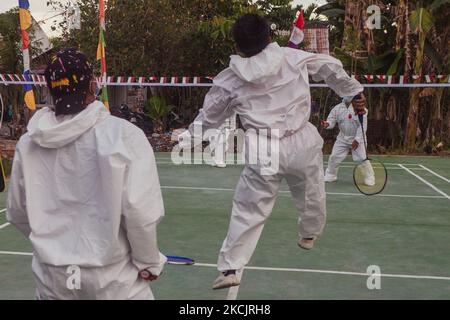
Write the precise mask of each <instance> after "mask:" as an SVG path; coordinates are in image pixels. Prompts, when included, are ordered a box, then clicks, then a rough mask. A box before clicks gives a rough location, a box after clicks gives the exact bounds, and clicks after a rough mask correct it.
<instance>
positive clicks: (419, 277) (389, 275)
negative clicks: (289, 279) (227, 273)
mask: <svg viewBox="0 0 450 320" xmlns="http://www.w3.org/2000/svg"><path fill="white" fill-rule="evenodd" d="M0 255H13V256H33V253H31V252H17V251H0ZM193 267H205V268H217V264H211V263H195V264H194V265H193ZM245 270H255V271H277V272H298V273H319V274H334V275H344V276H345V275H348V276H361V277H371V276H372V277H373V276H379V277H382V278H383V277H385V278H398V279H417V280H443V281H450V276H449V277H445V276H429V275H412V274H394V273H381V274H373V273H365V272H352V271H336V270H322V269H301V268H273V267H254V266H246V267H245Z"/></svg>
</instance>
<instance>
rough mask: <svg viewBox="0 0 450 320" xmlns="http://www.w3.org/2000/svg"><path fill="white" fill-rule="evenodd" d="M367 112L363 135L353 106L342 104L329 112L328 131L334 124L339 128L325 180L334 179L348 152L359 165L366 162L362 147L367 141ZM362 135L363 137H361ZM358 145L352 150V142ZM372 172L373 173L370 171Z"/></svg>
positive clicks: (364, 150)
mask: <svg viewBox="0 0 450 320" xmlns="http://www.w3.org/2000/svg"><path fill="white" fill-rule="evenodd" d="M367 112H368V111H367V110H366V114H365V115H364V121H363V123H364V133H363V132H362V128H361V123H360V122H359V119H358V116H355V111H354V109H353V106H352V105H350V106H349V107H348V108H347V105H346V104H345V103H344V102H342V103H340V104H338V105H337V106H335V107H334V108H333V110H331V112H330V114H329V116H328V119H327V122H328V123H329V124H330V125H329V127H328V128H327V129H328V130H332V129H334V127H335V126H336V124H337V125H338V126H339V130H340V132H339V135H338V137H337V139H336V143H335V144H334V147H333V152H332V154H331V156H330V159H329V161H328V168H327V171H326V175H327V178H330V179H336V178H337V175H338V171H339V165H340V164H341V163H342V161H344V160H345V158H346V157H347V155H348V152H349V150H351V151H352V156H353V161H355V162H357V163H361V162H363V161H364V160H366V158H367V155H366V148H365V147H364V139H365V141H367V138H366V137H365V136H366V132H367V123H368V122H367ZM363 135H364V136H363ZM355 140H356V141H357V142H358V143H359V147H358V148H357V149H356V150H352V143H353V141H355ZM371 172H373V171H371Z"/></svg>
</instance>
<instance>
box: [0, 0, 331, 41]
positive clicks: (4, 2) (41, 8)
mask: <svg viewBox="0 0 450 320" xmlns="http://www.w3.org/2000/svg"><path fill="white" fill-rule="evenodd" d="M29 2H30V10H31V13H32V15H33V16H34V18H35V19H36V20H37V21H41V20H43V19H45V18H49V17H51V16H53V15H55V14H57V12H55V11H54V10H52V9H51V8H48V7H47V0H30V1H29ZM61 2H67V0H61ZM325 2H326V1H325V0H295V1H294V4H300V3H303V4H304V6H305V7H307V6H309V5H310V4H311V3H316V4H319V5H320V4H324V3H325ZM17 4H18V0H0V13H1V12H5V11H7V10H9V9H11V8H13V7H15V6H17ZM53 20H54V19H51V20H48V21H47V22H46V23H41V26H42V28H43V29H44V30H45V31H46V32H47V33H49V34H50V35H51V33H52V32H51V30H50V27H51V24H52V21H53Z"/></svg>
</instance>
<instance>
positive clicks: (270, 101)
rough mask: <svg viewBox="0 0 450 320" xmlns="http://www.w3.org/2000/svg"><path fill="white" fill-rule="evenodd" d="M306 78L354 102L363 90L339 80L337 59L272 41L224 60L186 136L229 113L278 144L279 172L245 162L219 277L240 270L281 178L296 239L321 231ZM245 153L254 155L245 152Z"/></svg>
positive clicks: (318, 156) (320, 183)
mask: <svg viewBox="0 0 450 320" xmlns="http://www.w3.org/2000/svg"><path fill="white" fill-rule="evenodd" d="M309 76H312V77H313V79H314V80H316V81H325V82H326V83H327V84H328V85H329V86H330V87H331V88H332V89H333V90H335V91H336V92H337V93H338V94H339V95H340V96H341V97H344V96H352V97H354V96H356V95H357V94H359V93H361V92H362V91H363V87H362V86H361V85H360V83H359V82H357V81H356V80H354V79H352V78H350V77H349V76H348V75H347V74H346V72H345V71H344V69H343V67H342V64H341V62H340V61H338V60H336V59H334V58H332V57H330V56H327V55H321V54H312V53H308V52H305V51H301V50H295V49H291V48H281V47H280V46H279V45H278V44H277V43H271V44H269V45H268V46H267V47H266V49H264V50H263V51H262V52H261V53H259V54H258V55H255V56H253V57H251V58H242V57H240V56H237V55H234V56H232V57H231V62H230V67H229V68H227V69H225V70H224V71H223V72H221V73H220V74H219V75H218V76H217V77H216V78H215V79H214V86H213V88H212V89H211V90H210V91H209V93H208V94H207V96H206V98H205V103H204V107H203V109H202V110H201V112H200V114H199V116H198V117H197V119H196V120H195V121H194V123H193V124H192V125H191V126H190V128H189V133H190V136H191V138H192V136H194V139H195V140H196V141H198V140H200V141H201V138H200V137H197V136H196V132H199V130H198V129H197V128H196V126H201V127H202V130H203V131H205V130H207V129H211V128H218V127H219V126H220V125H221V124H222V123H223V122H224V121H225V119H227V118H229V117H230V116H231V115H233V114H234V113H236V114H238V115H239V117H240V120H241V122H242V125H243V127H244V129H246V130H247V132H255V131H256V132H261V130H265V129H267V130H269V132H270V137H269V138H268V139H269V140H271V139H275V140H277V143H276V144H274V145H275V146H276V145H278V149H279V150H278V152H277V155H278V158H279V159H278V161H279V167H278V170H276V171H275V172H272V173H271V174H267V172H266V173H265V174H262V171H263V170H262V167H264V166H265V161H260V162H258V164H249V163H247V164H246V166H245V168H244V171H243V172H242V175H241V178H240V181H239V183H238V185H237V188H236V192H235V196H234V201H233V209H232V214H231V222H230V226H229V230H228V235H227V237H226V239H225V241H224V243H223V245H222V249H221V250H220V254H219V260H218V269H219V271H221V272H224V271H227V270H239V269H241V268H243V267H244V266H245V265H246V264H247V263H248V261H249V260H250V258H251V256H252V254H253V251H254V250H255V248H256V245H257V242H258V239H259V237H260V235H261V232H262V230H263V227H264V223H265V221H266V219H267V218H268V217H269V215H270V214H271V212H272V208H273V206H274V204H275V200H276V198H277V194H278V191H279V189H280V186H281V182H282V180H283V179H286V180H287V183H288V185H289V187H290V190H291V193H292V197H293V199H294V202H295V205H296V207H297V209H298V213H299V215H300V220H299V221H300V229H299V233H300V236H301V237H305V238H309V237H318V236H319V235H321V233H322V231H323V228H324V226H325V220H326V209H325V202H326V201H325V200H326V199H325V198H326V196H325V187H324V177H323V160H322V146H323V140H322V138H321V137H320V135H319V133H318V131H317V129H316V128H315V127H314V126H313V125H312V124H311V123H309V118H310V112H311V111H310V110H311V94H310V87H309ZM251 129H253V130H251ZM200 132H202V131H200ZM249 135H251V134H249ZM182 145H184V143H182ZM246 150H247V152H248V153H252V152H255V151H254V150H255V149H254V148H252V146H249V147H248V148H247V149H246ZM248 156H252V154H247V155H246V157H247V158H248ZM268 172H270V171H268Z"/></svg>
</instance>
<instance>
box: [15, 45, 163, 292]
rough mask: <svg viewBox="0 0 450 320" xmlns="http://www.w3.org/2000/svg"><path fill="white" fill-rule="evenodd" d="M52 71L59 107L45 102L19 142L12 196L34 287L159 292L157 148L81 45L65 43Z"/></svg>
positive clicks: (42, 289) (160, 202) (52, 88)
mask: <svg viewBox="0 0 450 320" xmlns="http://www.w3.org/2000/svg"><path fill="white" fill-rule="evenodd" d="M45 77H46V81H47V85H48V87H49V88H50V92H51V94H52V96H53V100H54V102H55V108H54V110H52V109H49V108H44V109H42V110H39V111H37V112H36V113H35V115H34V116H33V117H32V119H31V121H30V122H29V125H28V132H27V133H26V134H25V135H24V136H22V138H21V139H20V141H19V143H18V144H17V147H16V153H15V156H14V162H13V168H12V174H11V181H10V185H9V193H8V205H7V219H8V221H10V222H11V223H12V224H13V225H15V226H16V227H17V228H18V229H19V230H20V231H21V232H22V233H23V234H24V235H25V236H26V237H28V238H29V239H30V241H31V244H32V246H33V249H34V250H33V251H34V256H33V261H32V270H33V273H34V276H35V281H36V297H37V299H42V300H53V299H83V300H85V299H102V300H103V299H108V300H109V299H114V300H116V299H120V300H124V299H139V300H146V299H153V294H152V291H151V289H150V287H149V283H148V281H151V280H156V278H157V277H158V276H159V275H160V274H161V272H162V269H163V266H164V264H165V262H166V257H165V256H164V255H162V254H161V253H160V252H159V249H158V245H157V235H156V228H157V225H158V223H159V222H160V220H161V219H162V217H163V216H164V205H163V199H162V196H161V190H160V184H159V178H158V172H157V169H156V163H155V158H154V154H153V150H152V148H151V146H150V144H149V142H148V140H147V138H146V137H145V135H144V133H143V132H142V131H141V130H140V129H138V128H137V127H135V126H134V125H132V124H130V123H128V122H127V121H124V120H122V119H119V118H116V117H113V116H111V114H110V113H109V111H108V110H107V109H106V107H105V106H104V104H103V103H101V102H99V101H96V92H97V91H98V85H97V83H96V80H95V78H94V77H93V73H92V69H91V67H90V65H89V63H88V62H87V59H86V57H85V56H84V55H83V54H82V53H80V52H78V51H76V50H74V49H68V50H63V51H61V52H58V53H57V54H56V56H55V57H54V59H53V60H52V62H51V63H50V64H49V66H48V67H47V70H46V74H45ZM140 274H146V277H145V278H144V277H143V276H141V277H140V276H139V275H140Z"/></svg>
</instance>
